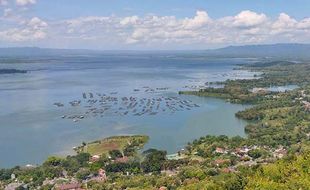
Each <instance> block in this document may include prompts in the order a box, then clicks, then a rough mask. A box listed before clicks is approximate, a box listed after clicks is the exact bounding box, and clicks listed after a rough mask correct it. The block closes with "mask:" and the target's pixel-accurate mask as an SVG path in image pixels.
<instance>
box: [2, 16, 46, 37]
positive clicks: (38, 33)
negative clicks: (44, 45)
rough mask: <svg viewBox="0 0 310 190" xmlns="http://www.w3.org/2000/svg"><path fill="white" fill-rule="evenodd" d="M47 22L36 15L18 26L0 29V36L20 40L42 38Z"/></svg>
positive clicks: (44, 35)
mask: <svg viewBox="0 0 310 190" xmlns="http://www.w3.org/2000/svg"><path fill="white" fill-rule="evenodd" d="M47 27H48V24H47V23H46V22H44V21H42V20H41V19H39V18H38V17H33V18H32V19H30V20H28V21H25V22H23V23H21V25H20V26H19V27H14V28H10V29H6V30H2V31H0V38H2V40H6V41H12V42H22V41H36V40H42V39H44V38H46V36H47V32H46V30H47Z"/></svg>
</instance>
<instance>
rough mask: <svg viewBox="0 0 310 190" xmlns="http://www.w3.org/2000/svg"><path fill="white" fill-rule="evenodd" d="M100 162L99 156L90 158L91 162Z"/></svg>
mask: <svg viewBox="0 0 310 190" xmlns="http://www.w3.org/2000/svg"><path fill="white" fill-rule="evenodd" d="M99 160H100V156H99V155H94V156H92V157H91V158H90V162H98V161H99Z"/></svg>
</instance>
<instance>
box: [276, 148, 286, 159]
mask: <svg viewBox="0 0 310 190" xmlns="http://www.w3.org/2000/svg"><path fill="white" fill-rule="evenodd" d="M286 154H287V150H285V149H284V148H278V149H276V150H275V151H274V152H273V157H275V158H283V157H284V156H285V155H286Z"/></svg>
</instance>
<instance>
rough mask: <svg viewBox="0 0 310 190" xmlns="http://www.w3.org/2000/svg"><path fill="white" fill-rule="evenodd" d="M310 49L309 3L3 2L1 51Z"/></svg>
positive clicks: (184, 0) (250, 0)
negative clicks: (24, 48) (35, 48)
mask: <svg viewBox="0 0 310 190" xmlns="http://www.w3.org/2000/svg"><path fill="white" fill-rule="evenodd" d="M266 43H310V0H0V47H9V46H10V47H12V46H14V47H15V46H39V47H50V48H86V49H103V50H108V49H111V50H121V49H133V50H145V49H149V50H154V49H158V50H159V49H161V50H163V49H208V48H216V47H223V46H227V45H243V44H266Z"/></svg>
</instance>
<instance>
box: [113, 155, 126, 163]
mask: <svg viewBox="0 0 310 190" xmlns="http://www.w3.org/2000/svg"><path fill="white" fill-rule="evenodd" d="M128 161H129V158H128V157H127V156H123V157H121V158H116V159H115V162H116V163H127V162H128Z"/></svg>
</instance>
